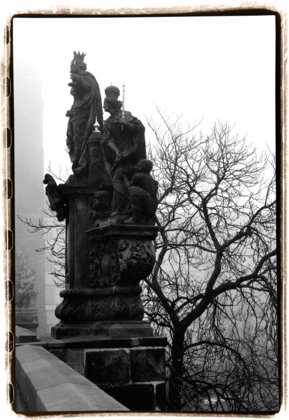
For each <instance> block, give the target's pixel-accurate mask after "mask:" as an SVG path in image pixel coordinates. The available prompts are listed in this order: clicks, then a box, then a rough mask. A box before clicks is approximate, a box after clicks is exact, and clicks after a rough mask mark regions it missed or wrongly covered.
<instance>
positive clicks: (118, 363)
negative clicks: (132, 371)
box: [85, 349, 129, 385]
mask: <svg viewBox="0 0 289 420" xmlns="http://www.w3.org/2000/svg"><path fill="white" fill-rule="evenodd" d="M85 376H86V377H87V378H88V379H89V380H90V381H92V382H93V383H95V384H98V385H101V384H114V385H120V384H127V383H128V381H129V355H128V352H127V351H125V350H119V349H116V350H111V349H103V350H87V351H86V363H85Z"/></svg>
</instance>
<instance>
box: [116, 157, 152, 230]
mask: <svg viewBox="0 0 289 420" xmlns="http://www.w3.org/2000/svg"><path fill="white" fill-rule="evenodd" d="M152 167H153V164H152V162H151V161H150V160H148V159H143V160H140V161H139V162H138V163H137V165H136V166H135V174H134V175H133V177H132V179H131V182H130V187H129V189H128V193H129V197H130V207H131V209H132V216H131V217H130V218H128V219H127V220H125V221H124V223H126V224H145V225H146V224H150V225H154V224H155V212H156V209H157V205H158V201H157V191H158V183H157V181H155V180H154V179H153V177H152V176H151V174H150V172H151V170H152Z"/></svg>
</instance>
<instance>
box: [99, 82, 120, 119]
mask: <svg viewBox="0 0 289 420" xmlns="http://www.w3.org/2000/svg"><path fill="white" fill-rule="evenodd" d="M104 92H105V99H104V103H103V108H104V109H105V111H108V112H109V108H111V109H113V111H116V112H118V111H120V110H121V107H122V101H119V100H118V97H119V95H120V90H119V88H118V87H116V86H113V85H111V86H108V87H107V88H106V89H105V90H104Z"/></svg>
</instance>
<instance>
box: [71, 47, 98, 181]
mask: <svg viewBox="0 0 289 420" xmlns="http://www.w3.org/2000/svg"><path fill="white" fill-rule="evenodd" d="M84 56H85V54H79V53H75V52H74V59H73V60H72V62H71V66H70V77H71V79H72V81H71V82H70V83H69V86H71V90H70V93H71V95H72V96H73V97H74V101H73V105H72V107H71V109H70V110H69V111H67V113H66V116H67V117H69V121H68V125H67V140H66V142H67V147H68V150H69V156H70V159H71V162H72V169H73V172H74V173H75V174H76V175H77V176H79V177H83V176H86V175H87V172H88V159H87V143H88V139H89V137H90V135H91V133H92V131H93V129H94V124H95V120H96V118H97V121H98V124H99V126H100V129H101V130H102V124H103V116H102V104H101V94H100V89H99V85H98V83H97V81H96V79H95V77H94V76H93V75H92V74H91V73H89V72H88V71H86V68H87V66H86V63H85V62H84Z"/></svg>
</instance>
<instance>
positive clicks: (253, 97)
mask: <svg viewBox="0 0 289 420" xmlns="http://www.w3.org/2000/svg"><path fill="white" fill-rule="evenodd" d="M275 30H276V28H275V17H274V16H210V17H209V16H207V17H199V16H198V17H138V18H136V17H134V18H129V17H120V18H112V17H110V18H104V17H90V18H75V17H74V18H40V17H36V18H27V17H23V18H14V20H13V65H14V70H13V76H14V112H15V209H16V211H15V213H16V216H15V217H16V222H15V223H16V245H17V246H19V247H20V248H21V249H22V250H23V252H25V253H26V254H27V256H28V257H29V258H30V260H31V263H32V265H33V266H34V267H35V270H36V276H35V277H36V281H37V283H38V288H39V297H38V308H39V313H40V318H39V320H40V324H41V328H42V330H43V332H48V331H49V328H50V327H51V325H52V324H53V323H55V322H56V319H55V318H53V312H54V309H55V306H56V305H57V303H58V302H59V298H58V294H59V290H57V289H56V287H55V286H54V283H53V279H52V276H51V275H50V274H49V273H50V272H51V270H52V267H51V265H49V263H48V262H47V258H46V255H45V253H37V252H36V251H35V250H36V249H38V248H39V247H41V246H42V245H43V243H44V239H45V238H44V237H43V236H41V235H40V234H31V233H28V232H27V226H25V225H23V224H22V223H21V222H19V221H18V219H17V215H20V216H21V217H23V218H25V217H28V218H29V217H31V218H32V219H33V220H35V221H36V220H37V219H38V218H41V217H43V213H42V209H43V208H45V207H47V204H46V203H45V201H46V200H45V192H44V186H43V184H42V180H43V175H44V174H45V173H46V172H47V168H48V165H49V163H50V162H51V166H52V169H53V170H54V171H55V172H56V173H57V172H58V171H59V170H60V168H61V170H62V172H65V170H66V169H67V170H68V171H70V167H71V164H70V160H69V156H68V154H67V152H66V142H65V138H66V126H67V122H68V118H67V117H66V116H65V114H66V111H67V110H68V109H70V107H71V105H72V102H73V98H72V96H71V95H70V93H69V91H70V87H69V86H67V85H68V83H69V82H70V74H69V71H70V62H71V60H72V59H73V51H77V52H78V51H80V52H81V53H83V52H84V53H86V58H85V62H86V64H87V71H89V72H91V73H92V74H93V75H94V76H95V77H96V79H97V81H98V83H99V85H100V90H101V94H102V99H103V98H104V96H105V94H104V89H105V88H106V87H107V86H109V85H110V84H111V83H112V84H113V85H116V86H118V87H119V89H120V90H121V92H122V86H123V83H125V108H126V110H128V111H130V112H131V113H132V114H133V115H135V116H136V117H138V118H139V119H140V120H142V122H143V123H144V125H145V126H146V142H147V144H150V143H152V142H153V141H154V136H153V133H152V132H151V131H150V130H149V129H148V127H147V124H146V118H152V119H154V116H155V115H156V108H155V106H156V105H157V106H158V107H160V108H161V109H162V110H164V111H165V110H166V112H167V113H168V114H172V113H175V114H177V115H179V116H181V122H182V123H183V124H184V126H186V124H187V123H188V124H191V125H194V124H195V123H200V122H201V124H200V126H199V129H200V130H202V132H204V133H206V132H208V133H209V131H210V129H211V127H212V126H213V124H214V123H215V122H217V121H221V122H228V123H229V124H230V125H231V126H235V127H234V131H235V132H236V133H240V135H241V136H244V135H247V139H248V142H249V143H253V144H254V145H255V146H256V147H257V148H258V150H259V151H260V153H262V152H263V151H265V150H267V146H269V147H270V149H271V150H274V149H275V76H276V74H275V71H276V63H275V59H276V57H275V42H276V36H275ZM119 99H122V93H121V97H120V98H119ZM107 117H108V115H107V114H104V118H107ZM47 296H50V297H49V298H48V297H47Z"/></svg>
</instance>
